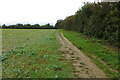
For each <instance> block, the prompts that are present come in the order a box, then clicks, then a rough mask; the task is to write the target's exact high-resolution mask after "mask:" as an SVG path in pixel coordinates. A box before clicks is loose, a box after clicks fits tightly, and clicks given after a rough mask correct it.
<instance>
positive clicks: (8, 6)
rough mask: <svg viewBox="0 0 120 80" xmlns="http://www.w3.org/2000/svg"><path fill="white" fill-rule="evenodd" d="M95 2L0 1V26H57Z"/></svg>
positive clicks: (89, 0) (66, 0)
mask: <svg viewBox="0 0 120 80" xmlns="http://www.w3.org/2000/svg"><path fill="white" fill-rule="evenodd" d="M83 1H84V2H93V1H94V0H0V25H2V24H16V23H23V24H27V23H30V24H36V23H37V24H40V25H42V24H46V23H52V24H55V23H56V21H57V20H58V19H64V18H66V17H67V16H70V15H73V14H75V12H76V11H77V10H78V9H79V8H80V7H81V6H83Z"/></svg>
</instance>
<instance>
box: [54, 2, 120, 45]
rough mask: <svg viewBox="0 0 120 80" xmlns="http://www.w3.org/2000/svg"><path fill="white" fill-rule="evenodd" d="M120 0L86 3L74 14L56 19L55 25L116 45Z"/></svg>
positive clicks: (119, 19)
mask: <svg viewBox="0 0 120 80" xmlns="http://www.w3.org/2000/svg"><path fill="white" fill-rule="evenodd" d="M119 9H120V2H103V3H86V4H85V5H84V6H83V7H82V8H81V9H80V10H78V11H77V12H76V13H75V15H72V16H69V17H67V18H66V19H65V20H58V21H57V23H56V25H55V27H57V28H62V29H66V30H73V31H77V32H81V33H83V34H85V35H89V36H93V37H96V38H100V39H104V40H108V41H109V42H110V43H113V44H115V45H117V46H118V32H119V29H118V28H119V27H120V26H118V24H120V10H119Z"/></svg>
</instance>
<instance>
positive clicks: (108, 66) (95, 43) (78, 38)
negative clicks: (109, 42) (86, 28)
mask: <svg viewBox="0 0 120 80" xmlns="http://www.w3.org/2000/svg"><path fill="white" fill-rule="evenodd" d="M59 31H60V32H62V33H63V35H64V36H65V37H66V38H67V39H68V40H70V41H71V42H72V43H73V44H74V45H75V46H76V47H77V48H79V49H80V50H81V51H82V52H83V53H85V55H87V56H88V57H90V58H91V59H92V61H93V62H94V63H96V64H97V65H98V67H100V68H101V69H102V70H103V71H104V72H105V73H106V74H107V76H109V77H112V78H118V52H117V50H113V49H112V48H109V47H108V46H106V45H103V44H101V43H99V42H100V41H102V40H99V39H96V38H88V37H87V36H85V35H83V34H81V33H77V32H73V31H66V30H59Z"/></svg>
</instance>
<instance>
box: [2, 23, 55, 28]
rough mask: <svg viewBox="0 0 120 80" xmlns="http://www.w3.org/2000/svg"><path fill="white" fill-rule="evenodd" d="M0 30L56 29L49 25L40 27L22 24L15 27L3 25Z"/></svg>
mask: <svg viewBox="0 0 120 80" xmlns="http://www.w3.org/2000/svg"><path fill="white" fill-rule="evenodd" d="M0 28H3V29H56V28H55V27H53V26H52V25H50V24H45V25H42V26H40V25H39V24H34V25H31V24H24V25H23V24H16V25H9V26H6V25H5V24H4V25H2V26H1V27H0Z"/></svg>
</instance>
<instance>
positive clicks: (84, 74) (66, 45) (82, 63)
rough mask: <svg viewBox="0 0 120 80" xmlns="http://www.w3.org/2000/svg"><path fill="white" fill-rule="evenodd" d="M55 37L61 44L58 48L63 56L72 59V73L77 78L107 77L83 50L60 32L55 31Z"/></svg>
mask: <svg viewBox="0 0 120 80" xmlns="http://www.w3.org/2000/svg"><path fill="white" fill-rule="evenodd" d="M57 38H58V40H59V42H60V43H61V44H62V47H61V48H60V50H61V51H63V52H64V53H65V54H64V55H63V56H65V58H67V59H68V60H71V61H72V64H71V65H73V66H74V68H75V72H74V73H73V74H74V75H76V76H78V77H79V78H108V77H107V76H106V74H105V73H104V72H103V71H102V70H101V69H100V68H98V67H97V65H96V64H94V63H93V62H92V61H91V59H90V58H88V57H87V56H86V55H85V54H84V53H83V52H81V51H80V50H79V49H78V48H77V47H76V46H74V45H73V44H72V43H71V42H70V41H69V40H68V39H66V38H65V37H64V35H63V34H62V33H59V32H58V33H57Z"/></svg>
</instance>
